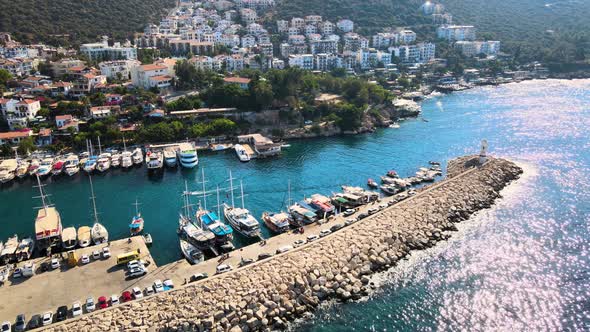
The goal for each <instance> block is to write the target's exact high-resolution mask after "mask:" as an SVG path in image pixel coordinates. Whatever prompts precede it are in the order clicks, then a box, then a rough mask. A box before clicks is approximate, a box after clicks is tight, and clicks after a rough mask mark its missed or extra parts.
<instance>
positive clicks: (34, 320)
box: [27, 315, 43, 330]
mask: <svg viewBox="0 0 590 332" xmlns="http://www.w3.org/2000/svg"><path fill="white" fill-rule="evenodd" d="M42 324H43V318H42V317H41V315H33V316H32V317H31V320H30V321H29V324H27V328H28V329H29V330H32V329H36V328H38V327H40V326H41V325H42Z"/></svg>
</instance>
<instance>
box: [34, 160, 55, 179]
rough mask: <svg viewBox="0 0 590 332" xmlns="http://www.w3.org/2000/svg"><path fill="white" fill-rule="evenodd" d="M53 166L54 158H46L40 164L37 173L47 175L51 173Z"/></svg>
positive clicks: (42, 175)
mask: <svg viewBox="0 0 590 332" xmlns="http://www.w3.org/2000/svg"><path fill="white" fill-rule="evenodd" d="M52 167H53V158H44V159H43V160H41V163H40V164H39V168H38V169H37V175H39V176H40V177H45V176H48V175H49V174H51V168H52Z"/></svg>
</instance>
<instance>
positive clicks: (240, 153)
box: [234, 144, 250, 162]
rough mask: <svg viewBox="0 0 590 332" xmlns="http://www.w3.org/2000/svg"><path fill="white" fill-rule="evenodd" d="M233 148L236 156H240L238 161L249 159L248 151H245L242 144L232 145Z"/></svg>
mask: <svg viewBox="0 0 590 332" xmlns="http://www.w3.org/2000/svg"><path fill="white" fill-rule="evenodd" d="M234 150H235V151H236V154H237V155H238V158H240V161H242V162H247V161H250V155H248V152H246V149H245V148H244V146H243V145H241V144H236V145H234Z"/></svg>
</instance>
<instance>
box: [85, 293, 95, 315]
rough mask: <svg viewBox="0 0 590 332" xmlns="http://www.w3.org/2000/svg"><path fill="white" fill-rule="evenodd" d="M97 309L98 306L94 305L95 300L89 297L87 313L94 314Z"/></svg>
mask: <svg viewBox="0 0 590 332" xmlns="http://www.w3.org/2000/svg"><path fill="white" fill-rule="evenodd" d="M95 309H96V304H94V298H93V297H92V296H89V297H88V298H87V299H86V312H93V311H94V310H95Z"/></svg>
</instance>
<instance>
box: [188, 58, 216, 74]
mask: <svg viewBox="0 0 590 332" xmlns="http://www.w3.org/2000/svg"><path fill="white" fill-rule="evenodd" d="M188 61H189V63H191V64H192V65H193V66H195V68H197V69H200V70H215V71H217V70H221V67H222V64H223V59H219V58H217V57H215V58H212V57H209V56H204V55H200V56H195V57H193V58H191V59H189V60H188Z"/></svg>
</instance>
